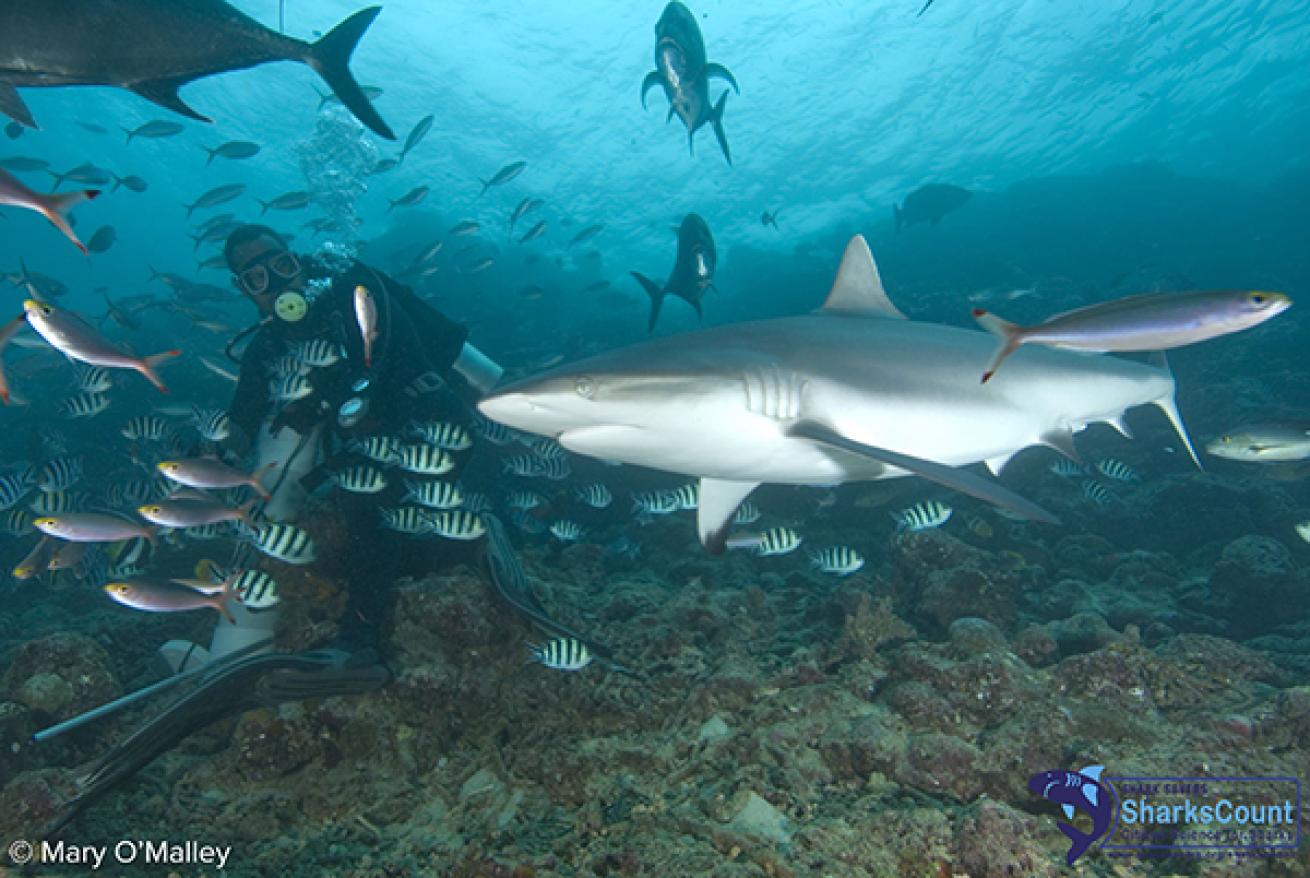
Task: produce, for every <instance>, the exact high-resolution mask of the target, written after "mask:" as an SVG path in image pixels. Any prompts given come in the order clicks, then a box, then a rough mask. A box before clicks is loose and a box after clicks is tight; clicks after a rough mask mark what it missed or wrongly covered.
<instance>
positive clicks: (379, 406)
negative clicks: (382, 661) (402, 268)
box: [229, 262, 474, 650]
mask: <svg viewBox="0 0 1310 878" xmlns="http://www.w3.org/2000/svg"><path fill="white" fill-rule="evenodd" d="M357 285H363V286H365V287H367V288H368V289H369V291H370V293H371V294H372V296H373V300H374V302H375V304H376V307H377V314H378V335H377V338H376V340H375V341H374V342H373V349H372V359H371V367H369V368H365V366H364V345H363V339H362V337H361V334H360V331H359V328H358V326H357V324H356V320H355V310H354V290H355V287H356V286H357ZM467 335H468V330H467V329H465V328H464V327H462V326H460V325H459V324H457V323H454V322H453V321H451V320H449V319H448V318H447V317H445V316H444V315H443V314H441V313H440V312H439V311H437V310H436V309H435V308H433V307H431V306H430V305H428V304H427V303H426V302H424V301H422V300H421V299H419V298H418V297H417V296H416V295H415V294H414V292H413V291H412V290H410V289H409V288H408V287H406V286H404V285H403V284H400V283H399V282H397V281H395V280H394V279H392V278H389V277H387V276H386V275H384V274H382V273H381V272H379V271H375V270H373V269H371V268H369V267H368V266H365V265H364V264H362V263H359V262H356V263H355V264H354V265H352V266H351V267H350V269H349V270H348V271H346V272H345V273H344V274H342V275H340V276H337V277H336V278H335V279H334V281H333V284H332V286H331V288H330V289H328V290H325V291H324V292H323V293H321V294H320V295H319V296H318V298H316V299H315V300H314V302H313V304H312V305H311V307H310V309H309V313H308V314H306V315H305V317H304V319H303V320H300V321H299V322H296V323H286V322H283V321H281V320H278V319H276V318H274V319H272V320H271V321H269V322H268V323H267V324H265V325H264V326H263V327H261V328H260V330H259V331H258V332H257V333H256V335H255V337H254V339H253V340H252V341H251V343H250V346H249V347H248V348H247V349H246V352H245V354H244V355H243V357H242V363H241V374H240V379H239V381H238V383H237V388H236V393H235V395H234V397H233V400H232V405H231V408H230V411H229V416H230V417H231V420H232V423H233V424H234V425H235V426H236V427H237V428H238V429H239V430H240V431H241V432H242V433H243V434H244V436H245V438H247V439H253V438H254V437H255V436H256V435H257V433H258V431H259V429H260V426H261V424H263V423H265V421H267V420H268V419H270V418H271V419H272V426H273V428H274V430H276V429H277V428H280V427H283V426H285V427H288V428H290V429H291V430H293V431H294V432H296V433H298V434H300V435H307V434H309V433H310V432H311V431H312V430H313V429H314V427H316V426H322V427H324V429H325V434H326V435H325V441H324V444H325V446H326V447H325V449H324V450H325V452H326V454H325V459H324V460H323V462H322V463H320V464H319V466H318V467H317V469H316V470H315V471H314V472H312V473H311V475H310V476H309V477H307V478H306V481H309V482H311V484H310V485H309V487H310V488H313V487H316V485H317V484H319V483H321V482H322V481H323V479H324V478H326V476H327V475H328V474H329V472H330V471H332V470H334V469H337V468H341V467H344V466H348V465H350V464H352V463H362V462H364V458H363V457H361V456H359V455H353V454H349V453H348V452H347V449H346V443H347V442H348V441H349V439H350V438H351V437H354V436H358V437H364V436H372V435H401V434H403V432H404V430H405V428H406V427H407V426H408V425H409V424H410V423H411V422H412V421H415V420H421V419H441V420H452V421H456V422H464V423H466V422H467V421H468V419H469V410H470V409H469V403H470V402H471V400H472V399H473V398H474V397H473V395H472V394H471V392H470V391H469V389H468V385H467V384H466V383H465V382H464V380H463V378H462V377H461V376H460V375H459V374H458V373H456V372H454V371H453V370H452V369H451V365H452V364H453V363H454V362H455V359H456V358H457V357H458V356H459V353H460V350H461V348H462V347H463V345H464V342H465V339H466V338H467ZM314 339H324V340H327V341H329V342H334V343H338V344H340V345H342V347H343V348H344V351H345V354H344V356H343V357H342V358H341V360H340V361H339V362H337V363H336V364H334V365H332V366H327V367H322V368H315V369H312V370H311V371H310V373H309V375H308V376H307V377H308V379H309V381H310V383H311V384H312V385H313V387H314V392H313V393H312V394H310V395H309V396H307V397H305V398H304V399H300V400H296V401H294V402H292V403H289V404H287V405H285V406H284V407H282V408H281V409H280V410H279V409H278V404H277V403H275V402H273V401H272V400H271V398H270V394H269V378H270V375H269V369H270V367H271V365H272V363H273V362H274V361H275V360H276V359H277V358H279V357H282V356H285V355H287V354H289V353H290V345H291V344H292V343H294V342H298V341H310V340H314ZM425 376H426V380H425ZM434 377H435V378H439V379H440V380H438V381H435V382H434V381H433V380H432V379H433V378H434ZM360 378H367V379H368V381H369V387H368V389H367V391H365V392H364V393H362V394H361V393H358V392H356V391H355V390H354V389H352V386H353V385H354V384H355V383H356V381H358V380H359V379H360ZM416 382H417V383H418V385H420V388H419V389H418V390H417V391H416ZM434 384H435V385H438V386H437V387H436V388H435V389H434V386H433V385H434ZM357 396H362V397H363V398H366V399H367V401H368V409H367V413H366V415H365V416H364V418H363V419H362V420H361V421H359V422H358V423H357V424H356V425H354V426H353V427H351V428H349V429H345V428H342V427H341V426H340V425H339V423H338V419H337V412H338V409H339V407H340V406H341V404H342V403H343V402H345V401H346V400H347V399H351V398H353V397H357ZM302 453H308V454H314V453H315V449H305V450H304V451H302ZM282 463H284V464H285V463H286V462H285V461H283V462H282ZM387 475H388V486H387V489H386V490H385V491H383V492H381V493H378V494H352V493H349V492H346V491H336V492H334V503H335V505H336V508H337V510H338V513H339V514H340V516H341V518H342V519H343V521H344V522H345V525H346V531H347V532H348V534H349V539H350V544H349V546H348V547H346V553H347V554H346V555H345V557H346V558H348V565H349V568H348V581H349V588H350V593H349V601H348V604H347V607H346V612H345V615H344V617H343V618H342V627H341V633H340V635H339V637H338V645H339V646H341V647H342V648H344V649H347V650H353V649H357V648H365V647H372V648H375V649H377V648H378V647H379V640H380V638H379V634H380V630H381V627H382V622H383V620H384V617H385V615H386V611H387V608H388V607H389V604H390V594H391V586H392V584H393V583H394V581H395V579H396V577H397V576H398V575H399V574H400V571H401V565H402V563H403V561H404V559H405V558H406V557H407V556H413V555H414V554H416V550H417V548H418V547H417V546H416V545H415V543H414V542H413V538H412V537H407V536H405V535H402V534H399V533H396V532H395V531H392V530H388V529H386V528H384V527H382V526H381V523H380V516H379V512H378V510H379V508H380V507H394V506H396V505H399V501H400V497H401V496H402V494H403V485H402V484H401V478H400V475H401V474H400V473H398V472H396V471H394V470H393V471H389V472H388V474H387ZM443 478H447V479H449V480H452V481H453V480H454V479H455V478H456V474H455V473H451V474H448V475H447V476H445V477H443ZM269 487H270V488H271V487H272V485H269Z"/></svg>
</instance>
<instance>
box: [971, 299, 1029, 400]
mask: <svg viewBox="0 0 1310 878" xmlns="http://www.w3.org/2000/svg"><path fill="white" fill-rule="evenodd" d="M973 319H974V320H977V321H978V323H979V325H981V326H982V328H983V329H985V330H987V331H988V332H990V333H991V334H992V335H994V336H996V337H997V338H998V339H1000V342H1001V347H1000V348H999V349H998V350H997V351H996V355H995V356H994V357H992V361H991V363H989V364H988V366H987V369H986V371H984V372H983V374H982V383H983V384H986V383H987V382H988V381H990V380H991V377H992V376H993V375H995V374H996V370H997V369H999V368H1001V363H1002V362H1004V360H1005V358H1006V357H1008V356H1010V354H1012V353H1014V351H1015V349H1016V348H1018V347H1019V345H1021V344H1023V327H1022V326H1019V325H1018V324H1017V323H1011V322H1010V321H1008V320H1002V319H1001V318H1000V317H997V316H996V315H995V314H993V313H991V312H990V311H984V310H983V309H982V308H974V309H973Z"/></svg>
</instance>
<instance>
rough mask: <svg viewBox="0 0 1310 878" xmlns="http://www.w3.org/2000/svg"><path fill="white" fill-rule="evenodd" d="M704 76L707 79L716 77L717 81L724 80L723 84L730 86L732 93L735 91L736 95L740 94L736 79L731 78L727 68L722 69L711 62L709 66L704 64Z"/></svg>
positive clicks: (721, 66) (722, 67)
mask: <svg viewBox="0 0 1310 878" xmlns="http://www.w3.org/2000/svg"><path fill="white" fill-rule="evenodd" d="M705 75H706V76H707V77H710V76H717V77H718V78H719V79H722V80H724V81H725V82H727V83H728V85H730V86H732V90H733V91H735V92H736V93H737V94H741V86H739V85H737V78H736V77H735V76H733V75H732V74H731V73H730V72H729V71H728V68H727V67H724V66H723V65H722V64H715V63H714V62H713V61H711V62H710V63H709V64H706V65H705Z"/></svg>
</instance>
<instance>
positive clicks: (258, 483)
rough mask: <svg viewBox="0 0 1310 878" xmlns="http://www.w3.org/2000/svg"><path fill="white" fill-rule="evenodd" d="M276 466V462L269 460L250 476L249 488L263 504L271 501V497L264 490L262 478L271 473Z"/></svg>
mask: <svg viewBox="0 0 1310 878" xmlns="http://www.w3.org/2000/svg"><path fill="white" fill-rule="evenodd" d="M277 465H278V461H276V460H270V461H269V462H268V463H266V464H264V465H263V466H261V467H260V468H259V469H257V470H255V472H254V473H253V474H252V475H251V476H250V487H251V488H252V489H253V490H254V492H255V493H256V494H258V495H259V496H260V497H262V498H263V499H264V500H265V502H267V501H269V500H272V499H273V495H272V494H270V493H268V491H266V490H265V489H264V476H266V475H268V474H269V473H271V472H272V471H273V469H274V468H275V467H276V466H277Z"/></svg>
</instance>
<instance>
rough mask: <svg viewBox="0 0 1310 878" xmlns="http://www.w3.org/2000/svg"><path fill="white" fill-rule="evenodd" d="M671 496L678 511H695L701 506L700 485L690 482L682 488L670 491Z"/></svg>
mask: <svg viewBox="0 0 1310 878" xmlns="http://www.w3.org/2000/svg"><path fill="white" fill-rule="evenodd" d="M669 495H670V496H671V497H672V498H673V501H674V502H675V503H676V504H677V506H676V507H675V508H676V509H682V510H687V509H690V510H693V511H694V510H695V509H696V507H697V506H698V505H700V483H699V482H690V483H689V484H686V485H683V486H682V487H681V488H674V489H673V490H672V491H669Z"/></svg>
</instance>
